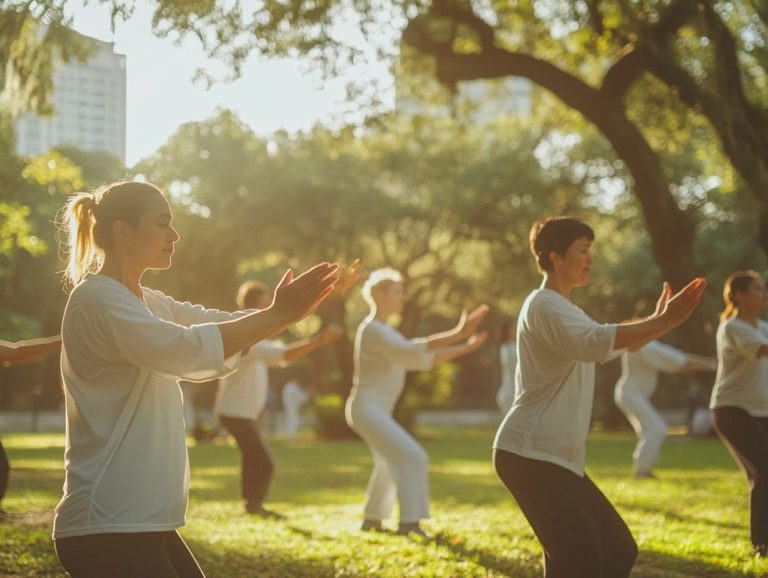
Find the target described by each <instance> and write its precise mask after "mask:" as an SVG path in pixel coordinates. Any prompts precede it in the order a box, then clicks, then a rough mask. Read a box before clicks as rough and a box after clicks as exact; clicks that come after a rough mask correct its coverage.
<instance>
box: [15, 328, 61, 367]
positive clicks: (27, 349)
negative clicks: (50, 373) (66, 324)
mask: <svg viewBox="0 0 768 578" xmlns="http://www.w3.org/2000/svg"><path fill="white" fill-rule="evenodd" d="M59 349H61V335H56V336H54V337H44V338H41V339H26V340H24V341H16V342H11V341H2V340H0V365H2V366H3V367H13V366H15V365H24V364H26V363H34V362H35V361H38V360H39V359H40V358H42V357H44V356H46V355H48V354H49V353H54V352H56V351H58V350H59Z"/></svg>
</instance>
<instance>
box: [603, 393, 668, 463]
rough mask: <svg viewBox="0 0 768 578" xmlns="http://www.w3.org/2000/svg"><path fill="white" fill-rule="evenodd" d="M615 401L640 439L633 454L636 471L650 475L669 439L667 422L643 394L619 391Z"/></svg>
mask: <svg viewBox="0 0 768 578" xmlns="http://www.w3.org/2000/svg"><path fill="white" fill-rule="evenodd" d="M614 399H615V401H616V405H618V406H619V409H620V410H621V411H622V412H623V413H624V415H625V416H627V419H628V420H629V423H630V424H632V428H633V429H634V430H635V433H636V434H637V437H638V442H637V446H636V447H635V452H634V453H633V454H632V457H633V458H634V460H635V471H636V472H637V473H639V474H644V473H648V472H650V471H651V468H653V466H655V465H656V463H657V462H658V461H659V455H660V454H661V446H662V445H663V444H664V439H665V438H666V437H667V422H665V421H664V418H663V417H661V414H660V413H659V412H658V411H657V410H656V408H655V407H653V405H652V404H651V401H650V400H649V399H648V398H647V397H646V396H645V395H644V394H642V393H637V392H634V391H622V392H621V393H619V392H618V391H617V392H616V395H615V397H614Z"/></svg>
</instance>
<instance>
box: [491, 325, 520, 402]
mask: <svg viewBox="0 0 768 578" xmlns="http://www.w3.org/2000/svg"><path fill="white" fill-rule="evenodd" d="M499 361H500V363H501V386H500V387H499V391H497V392H496V405H497V406H498V408H499V411H500V412H501V415H502V416H503V415H505V414H506V413H507V412H508V411H509V408H510V407H512V404H513V403H514V401H515V368H516V367H517V317H510V318H509V319H507V320H506V321H505V322H504V323H503V324H502V326H501V345H500V346H499Z"/></svg>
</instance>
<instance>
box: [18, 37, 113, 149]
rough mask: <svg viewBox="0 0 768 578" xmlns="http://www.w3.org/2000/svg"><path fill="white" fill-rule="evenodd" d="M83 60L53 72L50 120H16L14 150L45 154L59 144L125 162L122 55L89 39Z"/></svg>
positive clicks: (105, 45) (60, 67) (45, 118)
mask: <svg viewBox="0 0 768 578" xmlns="http://www.w3.org/2000/svg"><path fill="white" fill-rule="evenodd" d="M89 41H90V42H92V43H93V44H94V46H95V47H96V52H95V53H94V54H93V56H92V57H91V58H90V59H89V60H88V61H86V62H78V61H73V62H69V63H67V64H61V65H60V66H58V67H57V68H56V70H55V71H54V86H53V98H52V102H53V106H54V113H53V116H51V117H40V116H37V115H34V114H25V115H24V116H22V117H20V118H19V119H18V120H17V121H16V125H15V128H16V152H17V153H18V154H22V155H35V154H40V153H45V152H48V151H49V150H51V149H52V148H55V147H57V146H60V145H73V146H76V147H77V148H79V149H82V150H86V151H106V152H109V153H112V154H114V155H115V156H117V157H119V158H120V159H121V160H122V161H123V162H125V114H126V102H125V101H126V98H125V55H123V54H115V52H114V45H113V44H112V43H108V42H102V41H100V40H96V39H95V38H89Z"/></svg>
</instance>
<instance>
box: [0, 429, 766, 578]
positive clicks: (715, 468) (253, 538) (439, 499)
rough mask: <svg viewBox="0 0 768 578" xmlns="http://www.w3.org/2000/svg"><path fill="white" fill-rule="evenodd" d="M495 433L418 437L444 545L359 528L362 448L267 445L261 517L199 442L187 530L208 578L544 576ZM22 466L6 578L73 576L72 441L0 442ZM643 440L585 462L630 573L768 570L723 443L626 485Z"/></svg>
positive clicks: (594, 452)
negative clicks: (64, 513) (509, 488)
mask: <svg viewBox="0 0 768 578" xmlns="http://www.w3.org/2000/svg"><path fill="white" fill-rule="evenodd" d="M492 436H493V431H492V430H490V429H482V428H476V429H455V430H448V429H432V430H426V431H424V432H423V442H424V445H425V447H426V449H427V451H428V452H429V455H430V458H431V464H430V476H431V477H430V484H431V491H432V515H433V519H432V520H429V521H428V522H427V523H426V524H425V527H426V528H427V529H428V530H429V531H430V532H432V533H433V534H435V535H436V537H437V539H436V540H435V541H433V542H431V543H428V544H420V543H417V542H415V541H413V540H409V539H405V538H402V537H399V536H396V535H394V534H389V533H383V534H362V533H360V532H359V531H358V526H359V523H360V512H361V504H362V501H363V493H364V489H365V483H366V480H367V477H368V474H369V471H370V467H371V462H370V458H369V455H368V452H367V450H366V448H365V446H364V445H363V444H362V442H335V443H331V442H315V441H313V440H311V439H309V438H299V439H297V440H293V441H285V440H279V439H276V440H271V442H270V445H271V448H272V450H273V455H274V458H275V463H276V466H277V471H276V475H275V479H274V482H273V485H272V490H271V493H270V503H269V506H270V507H271V508H274V509H275V510H277V511H279V512H281V513H283V514H285V515H286V519H285V520H282V521H267V520H260V519H254V518H251V517H248V516H246V515H245V514H243V512H242V509H241V504H240V502H239V499H238V498H239V467H238V462H239V456H238V453H237V450H236V449H235V448H234V447H233V446H222V445H207V444H206V445H197V446H195V447H191V448H190V461H191V464H192V480H191V490H190V505H189V511H188V513H187V520H188V524H187V526H185V527H184V528H182V530H181V533H182V535H183V536H184V539H185V540H186V541H187V542H188V544H189V545H190V547H191V548H192V551H193V552H194V553H195V555H196V556H197V558H198V560H199V561H200V563H201V565H202V566H203V569H204V570H205V572H206V575H207V576H208V577H209V578H217V577H218V578H245V577H251V576H269V577H281V578H282V577H286V578H289V577H307V578H322V577H330V576H359V577H367V576H391V577H398V578H400V577H405V576H408V577H412V576H420V577H427V576H431V577H440V578H445V577H462V578H464V577H471V576H484V577H491V576H513V577H515V578H524V577H534V576H540V573H541V563H540V550H539V547H538V544H537V542H536V541H535V539H534V538H533V536H532V533H531V531H530V529H529V528H528V526H527V525H526V522H525V520H524V518H523V516H522V514H521V513H520V511H519V510H518V508H517V506H516V505H515V503H514V501H513V500H512V498H511V497H510V496H509V495H508V494H507V493H506V490H504V488H503V487H502V485H501V483H500V482H499V481H498V480H497V478H496V475H495V473H494V472H493V470H492V466H491V463H490V446H491V440H492ZM2 440H3V444H4V445H5V447H6V449H7V450H8V453H9V455H10V459H11V464H12V467H13V471H12V474H11V486H10V489H9V492H8V495H7V496H6V499H5V501H4V507H5V509H6V510H7V511H8V515H7V516H6V517H5V519H4V520H3V521H2V522H0V576H13V577H16V576H24V577H28V576H64V575H65V574H64V572H63V571H61V570H60V568H59V565H58V563H57V561H56V558H55V555H54V552H53V546H52V542H51V539H50V528H51V520H52V511H53V507H54V506H55V504H56V502H57V500H58V498H59V495H60V492H61V484H62V480H63V472H62V455H63V441H64V440H63V436H62V435H51V434H5V435H3V436H2ZM633 446H634V438H633V437H632V436H631V435H630V434H626V435H613V434H611V435H608V434H594V435H593V436H592V437H591V439H590V443H589V449H588V453H587V456H588V457H587V463H588V465H589V471H590V473H591V475H592V477H593V479H594V480H595V481H596V482H597V484H598V485H599V486H600V487H601V488H602V490H603V491H604V492H605V493H606V495H607V496H608V497H609V498H610V499H611V501H612V502H613V503H614V504H615V505H616V506H617V507H618V509H619V511H620V512H621V514H622V515H623V516H624V518H625V520H626V521H627V523H628V524H629V527H630V528H631V530H632V533H633V534H634V536H635V538H636V539H637V542H638V544H639V546H640V556H639V559H638V562H637V565H636V567H635V570H634V572H633V574H632V576H634V577H638V578H640V577H690V578H693V577H696V578H704V577H714V576H716V577H731V576H768V562H767V561H763V560H757V559H755V558H753V557H751V556H750V544H749V539H748V535H749V531H748V527H749V518H748V516H749V514H748V495H747V486H746V482H745V480H744V479H743V476H742V474H741V472H740V471H739V470H738V469H737V468H736V466H735V464H734V463H733V461H732V459H731V457H730V456H729V455H728V453H727V452H726V450H725V449H724V448H723V446H722V445H721V444H720V442H719V441H717V440H714V439H712V440H685V439H682V438H675V437H673V438H671V439H670V440H669V441H668V442H667V444H666V446H665V448H664V454H663V460H662V463H661V467H660V468H659V469H658V474H659V477H660V479H659V480H645V481H640V482H638V481H634V480H632V479H630V473H631V457H630V455H631V452H632V447H633Z"/></svg>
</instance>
